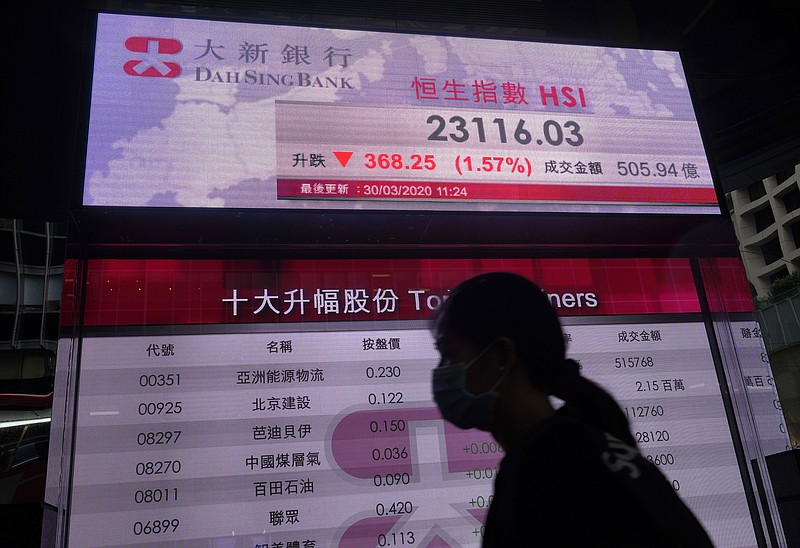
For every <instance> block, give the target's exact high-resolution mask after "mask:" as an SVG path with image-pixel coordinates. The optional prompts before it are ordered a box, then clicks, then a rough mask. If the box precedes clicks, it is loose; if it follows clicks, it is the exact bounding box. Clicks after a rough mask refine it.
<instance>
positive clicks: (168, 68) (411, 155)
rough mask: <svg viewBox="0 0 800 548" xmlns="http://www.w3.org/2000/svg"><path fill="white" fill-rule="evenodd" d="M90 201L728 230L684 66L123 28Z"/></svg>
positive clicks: (318, 32)
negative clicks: (626, 221)
mask: <svg viewBox="0 0 800 548" xmlns="http://www.w3.org/2000/svg"><path fill="white" fill-rule="evenodd" d="M83 203H84V204H85V205H92V206H164V207H195V208H197V207H200V208H211V207H214V208H272V209H381V210H423V211H424V210H454V211H523V212H524V211H531V212H533V211H554V212H596V213H608V212H633V213H706V214H708V213H719V207H718V205H717V198H716V194H715V191H714V185H713V180H712V175H711V170H710V168H709V164H708V161H707V159H706V155H705V152H704V148H703V143H702V140H701V136H700V132H699V129H698V125H697V121H696V118H695V114H694V111H693V108H692V102H691V98H690V95H689V90H688V87H687V82H686V76H685V74H684V72H683V69H682V66H681V61H680V58H679V55H678V54H677V53H676V52H669V51H651V50H635V49H623V48H610V47H590V46H575V45H560V44H543V43H532V42H519V41H504V40H487V39H475V38H461V37H446V36H425V35H412V34H400V33H379V32H366V31H355V30H336V29H323V28H303V27H289V26H270V25H262V24H251V23H234V22H217V21H202V20H187V19H172V18H157V17H145V16H130V15H114V14H100V15H99V17H98V25H97V39H96V46H95V64H94V69H93V80H92V95H91V106H90V123H89V136H88V148H87V157H86V172H85V185H84V196H83Z"/></svg>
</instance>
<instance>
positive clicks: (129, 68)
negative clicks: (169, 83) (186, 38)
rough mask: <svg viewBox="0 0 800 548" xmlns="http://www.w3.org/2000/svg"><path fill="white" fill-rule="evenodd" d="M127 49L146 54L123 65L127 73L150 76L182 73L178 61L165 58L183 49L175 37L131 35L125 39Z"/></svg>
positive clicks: (157, 76)
mask: <svg viewBox="0 0 800 548" xmlns="http://www.w3.org/2000/svg"><path fill="white" fill-rule="evenodd" d="M125 49H127V50H128V51H132V52H134V53H144V54H145V55H140V56H138V57H140V58H139V59H131V60H130V61H128V62H126V63H125V65H123V67H122V68H123V70H125V74H128V75H130V76H146V77H148V78H176V77H177V76H178V75H179V74H180V73H181V66H180V65H179V64H178V63H174V62H172V61H168V60H165V59H164V56H166V55H175V54H176V53H179V52H180V51H181V50H182V49H183V45H182V44H181V43H180V42H179V41H178V40H175V39H174V38H153V37H151V36H131V37H130V38H128V39H127V40H125Z"/></svg>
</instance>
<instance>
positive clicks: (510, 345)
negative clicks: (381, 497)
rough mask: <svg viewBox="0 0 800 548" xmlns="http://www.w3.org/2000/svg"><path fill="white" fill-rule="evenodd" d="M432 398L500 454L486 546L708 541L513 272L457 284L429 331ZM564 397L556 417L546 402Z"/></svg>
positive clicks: (545, 307)
mask: <svg viewBox="0 0 800 548" xmlns="http://www.w3.org/2000/svg"><path fill="white" fill-rule="evenodd" d="M434 331H435V337H436V346H437V349H438V350H439V353H440V355H441V361H440V362H439V365H438V367H437V368H436V369H434V371H433V392H434V400H435V401H436V403H437V405H438V407H439V409H440V411H441V413H442V416H443V417H444V419H445V420H448V421H449V422H451V423H453V424H454V425H456V426H458V427H460V428H478V429H480V430H486V431H489V432H491V434H492V436H494V438H495V439H496V440H497V442H498V443H500V444H501V445H502V446H503V448H504V449H505V452H506V455H505V457H504V458H503V460H502V462H501V464H500V470H499V473H498V475H497V478H496V481H495V492H494V500H493V502H492V505H491V508H490V509H489V514H488V516H487V519H486V529H485V535H484V540H483V546H484V547H493V546H499V547H503V548H507V547H514V546H526V547H527V546H548V547H549V546H608V547H611V546H614V547H628V546H636V547H640V546H643V547H644V546H646V547H649V546H654V547H655V546H659V547H661V546H670V547H671V546H681V547H691V546H712V543H711V541H710V539H709V538H708V535H707V534H706V532H705V531H704V530H703V528H702V526H701V525H700V523H699V522H698V521H697V519H696V518H695V517H694V516H693V515H692V513H691V512H690V511H689V509H688V508H687V507H686V506H685V505H684V504H683V502H682V501H681V500H680V499H679V498H678V496H677V495H676V494H675V492H674V491H673V489H672V487H671V485H670V484H669V483H668V482H667V480H666V479H665V478H664V476H663V475H662V474H661V473H660V472H659V471H658V469H657V468H656V467H655V466H653V465H652V464H651V463H650V462H649V461H648V460H647V459H645V458H643V457H642V456H641V455H640V454H639V452H638V451H637V449H636V442H635V441H634V439H633V436H632V435H631V432H630V429H629V426H628V421H627V419H626V418H625V415H624V414H623V412H622V410H621V409H620V408H619V406H618V405H617V403H616V402H615V401H614V400H613V398H612V397H611V396H610V395H609V394H608V393H606V392H605V391H604V390H602V389H601V388H600V387H598V386H597V385H595V384H594V383H592V382H591V381H589V380H587V379H585V378H584V377H582V376H581V375H580V372H579V366H578V364H577V363H576V362H574V361H572V360H568V359H566V357H565V345H564V336H563V333H562V331H561V326H560V324H559V322H558V317H557V316H556V313H555V311H554V310H553V308H552V306H551V305H550V302H549V300H548V299H547V296H546V295H545V293H544V292H543V291H542V290H541V289H540V288H539V287H537V286H536V285H535V284H533V283H532V282H530V281H528V280H527V279H526V278H523V277H522V276H518V275H516V274H510V273H491V274H483V275H480V276H477V277H475V278H472V279H470V280H467V281H466V282H463V283H461V284H460V285H459V286H458V287H456V288H455V289H454V290H453V291H452V292H451V294H450V296H449V297H448V298H447V300H446V301H445V302H444V304H443V305H442V307H441V309H440V312H439V314H438V316H437V319H436V322H435V326H434ZM551 395H552V396H556V397H558V398H560V399H562V400H564V402H565V405H564V406H563V407H561V408H560V409H559V410H558V411H556V410H554V408H553V407H552V405H551V403H550V398H549V396H551Z"/></svg>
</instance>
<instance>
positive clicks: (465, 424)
mask: <svg viewBox="0 0 800 548" xmlns="http://www.w3.org/2000/svg"><path fill="white" fill-rule="evenodd" d="M492 344H493V343H490V344H489V345H488V346H487V347H486V348H484V349H483V350H481V351H480V352H479V353H478V355H477V356H475V357H474V358H472V359H471V360H470V361H468V362H467V363H455V364H452V365H443V366H440V367H437V368H435V369H434V370H433V374H432V376H433V400H434V401H435V402H436V406H437V407H438V408H439V412H440V413H441V414H442V417H443V418H444V419H445V420H446V421H447V422H449V423H451V424H453V425H454V426H457V427H458V428H463V429H467V428H477V429H478V430H483V431H485V432H488V431H490V429H491V427H492V422H493V420H494V410H495V407H496V406H497V398H498V396H499V394H498V393H497V392H495V390H497V387H498V386H499V385H500V383H501V382H502V381H503V379H505V377H506V375H505V374H504V375H503V376H501V377H500V379H498V381H497V382H496V383H495V384H494V386H492V387H491V388H490V389H489V390H488V391H487V392H484V393H483V394H479V395H477V396H476V395H473V394H470V393H469V392H468V391H467V369H469V368H470V366H472V364H474V363H475V362H476V361H478V359H480V357H481V356H483V355H484V354H485V353H486V351H487V350H489V348H491V346H492Z"/></svg>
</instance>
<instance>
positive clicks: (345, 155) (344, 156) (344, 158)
mask: <svg viewBox="0 0 800 548" xmlns="http://www.w3.org/2000/svg"><path fill="white" fill-rule="evenodd" d="M333 155H334V156H336V159H337V160H339V163H340V164H342V167H347V162H349V161H350V158H351V157H352V156H353V153H352V152H336V151H334V152H333Z"/></svg>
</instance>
